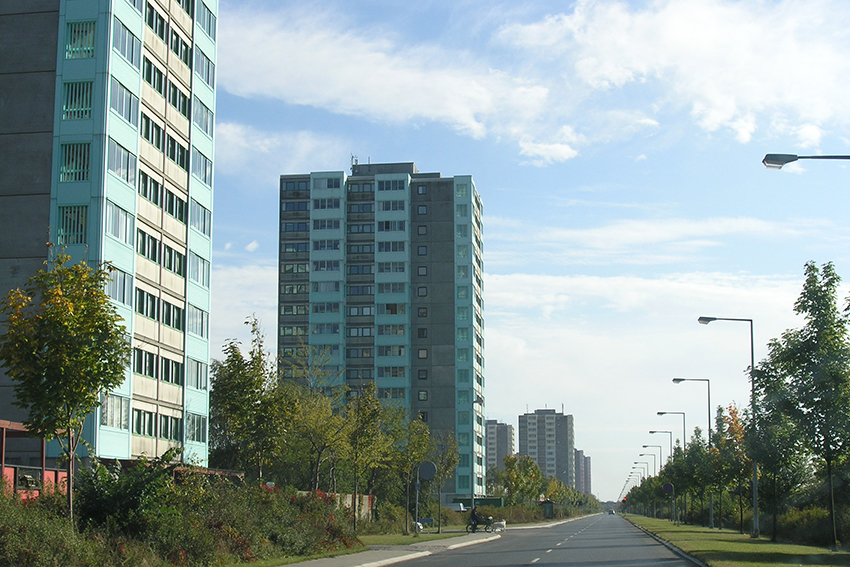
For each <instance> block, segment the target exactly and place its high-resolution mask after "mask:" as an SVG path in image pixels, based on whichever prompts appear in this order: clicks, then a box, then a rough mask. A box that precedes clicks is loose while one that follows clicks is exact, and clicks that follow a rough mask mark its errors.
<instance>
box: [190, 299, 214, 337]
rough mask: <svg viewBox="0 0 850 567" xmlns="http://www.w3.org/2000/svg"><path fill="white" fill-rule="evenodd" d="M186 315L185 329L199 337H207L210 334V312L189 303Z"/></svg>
mask: <svg viewBox="0 0 850 567" xmlns="http://www.w3.org/2000/svg"><path fill="white" fill-rule="evenodd" d="M188 315H189V320H188V322H187V323H188V324H187V325H186V327H187V330H188V331H189V332H190V333H193V334H195V335H198V336H199V337H204V338H206V337H208V336H209V334H210V314H209V313H207V312H206V311H204V310H203V309H198V308H197V307H195V306H194V305H192V304H191V303H190V304H189V309H188Z"/></svg>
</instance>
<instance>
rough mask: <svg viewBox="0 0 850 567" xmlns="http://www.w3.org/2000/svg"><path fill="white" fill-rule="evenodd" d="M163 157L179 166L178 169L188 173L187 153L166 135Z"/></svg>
mask: <svg viewBox="0 0 850 567" xmlns="http://www.w3.org/2000/svg"><path fill="white" fill-rule="evenodd" d="M165 155H166V156H168V159H170V160H171V161H173V162H174V163H176V164H177V165H178V166H180V169H183V170H185V171H189V151H188V150H187V149H186V148H185V146H183V144H181V143H180V142H178V141H177V140H175V139H174V138H172V137H171V136H170V135H168V134H166V136H165Z"/></svg>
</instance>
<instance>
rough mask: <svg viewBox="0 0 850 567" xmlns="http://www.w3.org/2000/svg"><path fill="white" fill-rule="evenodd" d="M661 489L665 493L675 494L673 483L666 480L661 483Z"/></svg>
mask: <svg viewBox="0 0 850 567" xmlns="http://www.w3.org/2000/svg"><path fill="white" fill-rule="evenodd" d="M661 490H663V491H664V493H665V494H673V485H672V484H670V483H669V482H665V483H664V484H663V485H661Z"/></svg>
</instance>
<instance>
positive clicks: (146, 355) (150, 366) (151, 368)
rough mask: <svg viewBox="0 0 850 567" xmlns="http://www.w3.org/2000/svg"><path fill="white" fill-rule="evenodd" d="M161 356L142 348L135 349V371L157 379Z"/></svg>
mask: <svg viewBox="0 0 850 567" xmlns="http://www.w3.org/2000/svg"><path fill="white" fill-rule="evenodd" d="M158 360H159V357H158V356H157V355H156V354H155V353H152V352H148V351H146V350H142V349H140V348H134V349H133V372H135V373H136V374H141V375H142V376H147V377H148V378H154V379H156V371H157V363H158Z"/></svg>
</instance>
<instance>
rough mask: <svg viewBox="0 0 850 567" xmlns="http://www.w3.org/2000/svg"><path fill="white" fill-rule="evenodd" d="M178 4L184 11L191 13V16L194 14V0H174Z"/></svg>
mask: <svg viewBox="0 0 850 567" xmlns="http://www.w3.org/2000/svg"><path fill="white" fill-rule="evenodd" d="M174 1H175V3H176V4H179V5H180V7H181V8H183V11H184V12H186V13H187V14H189V16H190V17H191V16H194V15H195V14H194V11H193V10H192V6H194V4H195V2H194V0H174Z"/></svg>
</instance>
